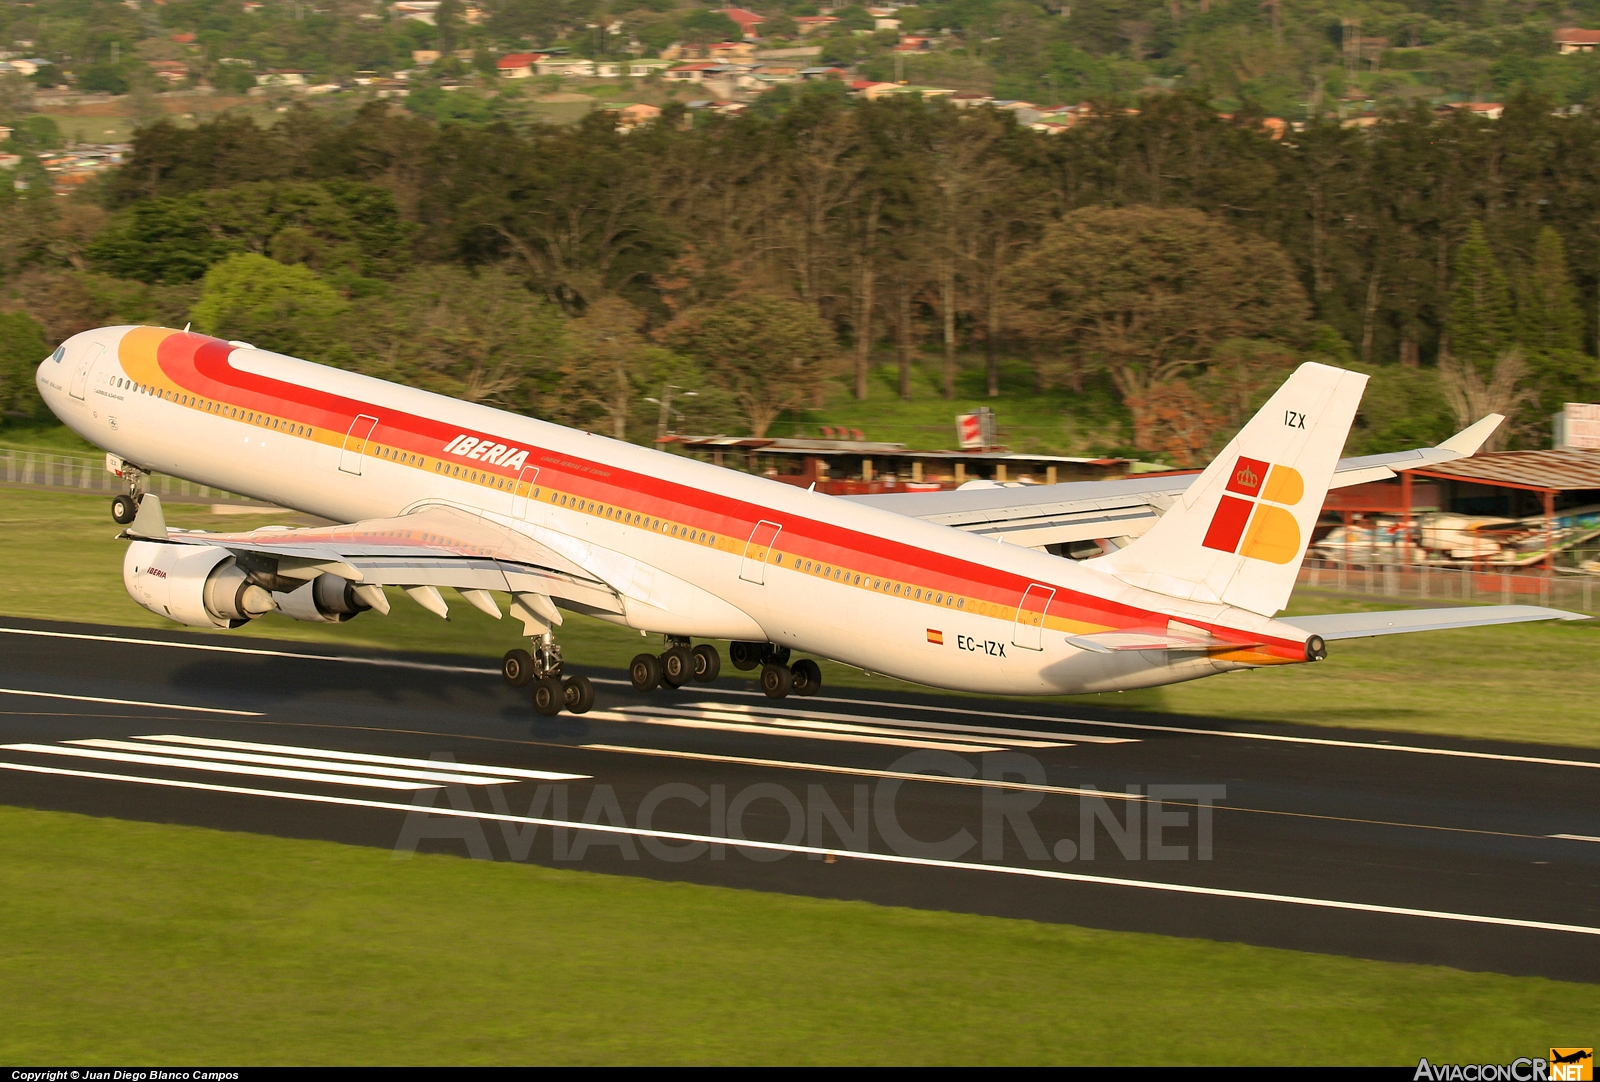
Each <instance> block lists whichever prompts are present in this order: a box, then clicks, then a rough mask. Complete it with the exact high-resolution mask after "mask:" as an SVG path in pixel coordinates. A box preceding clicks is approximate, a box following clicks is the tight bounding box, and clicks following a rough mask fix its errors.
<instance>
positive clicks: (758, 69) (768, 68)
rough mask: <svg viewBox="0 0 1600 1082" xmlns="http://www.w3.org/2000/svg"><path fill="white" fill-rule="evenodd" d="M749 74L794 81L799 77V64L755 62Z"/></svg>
mask: <svg viewBox="0 0 1600 1082" xmlns="http://www.w3.org/2000/svg"><path fill="white" fill-rule="evenodd" d="M751 74H753V75H760V76H762V77H764V78H767V79H785V80H788V81H791V82H792V81H794V80H795V79H798V78H799V77H800V65H799V64H794V63H784V62H783V61H778V62H776V63H772V64H757V65H756V66H755V67H754V68H753V69H752V70H751Z"/></svg>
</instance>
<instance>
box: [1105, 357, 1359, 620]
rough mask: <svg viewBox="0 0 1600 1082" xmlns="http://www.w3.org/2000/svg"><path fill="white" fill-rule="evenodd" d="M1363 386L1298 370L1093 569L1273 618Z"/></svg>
mask: <svg viewBox="0 0 1600 1082" xmlns="http://www.w3.org/2000/svg"><path fill="white" fill-rule="evenodd" d="M1366 384H1367V377H1366V376H1364V375H1361V374H1360V373H1357V372H1348V371H1345V370H1344V369H1342V368H1333V367H1330V366H1328V365H1324V364H1314V363H1306V364H1303V365H1301V366H1300V367H1299V368H1297V369H1296V370H1295V372H1294V374H1293V375H1291V376H1290V377H1289V379H1288V380H1287V381H1286V382H1285V383H1284V385H1283V386H1282V387H1280V388H1278V391H1277V393H1276V394H1274V395H1273V396H1272V397H1271V398H1270V399H1268V400H1267V404H1266V405H1265V406H1263V407H1261V411H1260V412H1259V413H1257V414H1256V415H1255V416H1254V417H1253V418H1251V420H1250V422H1249V423H1248V424H1246V425H1245V426H1244V428H1243V429H1242V430H1241V431H1240V432H1239V434H1238V435H1237V436H1235V437H1234V439H1233V442H1232V443H1230V444H1228V446H1227V447H1226V448H1224V449H1223V451H1222V453H1221V454H1220V455H1218V456H1217V457H1216V459H1215V460H1213V461H1212V463H1211V465H1210V466H1208V467H1207V468H1206V470H1205V472H1203V473H1202V474H1201V475H1200V476H1199V477H1197V478H1196V479H1195V480H1194V482H1193V483H1192V484H1191V485H1190V486H1189V488H1188V489H1187V490H1186V491H1185V492H1184V494H1183V496H1182V498H1181V499H1180V500H1178V502H1177V503H1175V504H1173V506H1172V508H1171V509H1170V510H1168V511H1167V512H1166V514H1164V515H1162V516H1161V519H1160V521H1158V522H1157V523H1156V524H1155V525H1154V526H1153V527H1151V528H1150V530H1149V532H1147V533H1146V534H1144V536H1142V537H1140V538H1139V539H1138V540H1136V541H1134V542H1133V543H1132V544H1131V545H1129V546H1127V547H1126V548H1123V549H1119V550H1117V551H1116V552H1114V553H1110V554H1109V555H1106V556H1102V557H1099V558H1097V559H1094V560H1091V561H1089V565H1090V566H1094V567H1097V568H1098V569H1100V570H1102V571H1107V572H1110V573H1111V574H1113V575H1115V576H1116V577H1117V578H1119V579H1121V580H1122V581H1124V582H1126V583H1128V584H1129V585H1133V586H1138V587H1141V588H1143V589H1147V590H1153V591H1156V592H1158V593H1163V594H1168V595H1171V596H1174V597H1181V598H1185V599H1188V600H1193V601H1201V602H1210V603H1222V604H1227V605H1236V606H1238V607H1240V608H1243V609H1248V610H1249V611H1251V612H1256V613H1260V614H1262V615H1264V616H1271V615H1273V614H1275V613H1276V612H1278V611H1279V610H1280V609H1282V608H1283V606H1284V605H1285V604H1286V603H1287V602H1288V600H1289V594H1290V592H1291V591H1292V590H1293V589H1294V583H1295V577H1296V575H1297V574H1298V572H1299V570H1300V562H1301V561H1302V560H1304V559H1305V554H1306V545H1307V544H1308V543H1309V542H1310V540H1311V531H1312V530H1313V528H1314V527H1315V526H1316V523H1317V516H1318V515H1319V514H1320V513H1321V511H1322V504H1323V500H1324V499H1325V498H1326V496H1327V493H1328V485H1329V482H1331V481H1332V480H1333V473H1334V469H1335V467H1336V466H1337V465H1338V462H1339V454H1340V452H1341V451H1342V450H1343V449H1344V443H1345V438H1346V437H1347V436H1348V435H1349V433H1350V424H1351V422H1352V421H1354V420H1355V415H1356V407H1357V406H1358V405H1359V404H1360V402H1361V392H1362V391H1363V390H1364V389H1365V387H1366Z"/></svg>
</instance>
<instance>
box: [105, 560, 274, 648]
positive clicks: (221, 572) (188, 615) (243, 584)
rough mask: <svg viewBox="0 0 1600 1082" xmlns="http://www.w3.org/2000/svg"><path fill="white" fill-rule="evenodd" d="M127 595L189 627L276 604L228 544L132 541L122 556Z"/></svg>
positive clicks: (221, 622)
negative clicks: (246, 570) (237, 559)
mask: <svg viewBox="0 0 1600 1082" xmlns="http://www.w3.org/2000/svg"><path fill="white" fill-rule="evenodd" d="M122 584H123V585H124V586H125V587H127V590H128V596H129V597H132V598H133V599H134V600H135V601H137V602H138V603H139V604H141V605H143V606H144V607H145V608H147V609H149V610H150V611H151V612H153V613H155V614H156V615H158V616H165V617H167V618H168V619H169V620H176V621H178V622H179V623H180V624H188V625H189V626H190V627H239V626H240V625H241V624H245V623H248V622H249V621H251V620H254V619H255V618H256V617H257V616H261V615H264V614H266V613H269V612H271V611H272V610H273V608H274V607H275V606H274V604H273V600H272V595H271V594H270V593H268V592H267V591H266V590H263V589H262V588H261V587H259V586H256V585H255V584H253V583H251V582H250V580H249V579H248V578H247V577H246V576H245V573H244V572H243V571H242V570H240V568H239V567H238V566H237V564H236V563H235V562H234V558H233V554H232V553H230V552H228V550H227V549H221V548H215V547H212V546H210V545H206V546H190V545H171V544H161V543H160V542H156V541H134V542H133V543H131V544H130V545H129V546H128V551H127V554H126V555H124V556H123V558H122Z"/></svg>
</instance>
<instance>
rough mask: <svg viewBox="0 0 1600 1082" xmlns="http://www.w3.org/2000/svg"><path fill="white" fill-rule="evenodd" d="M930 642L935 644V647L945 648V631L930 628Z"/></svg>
mask: <svg viewBox="0 0 1600 1082" xmlns="http://www.w3.org/2000/svg"><path fill="white" fill-rule="evenodd" d="M928 641H929V642H931V643H933V645H935V646H943V645H944V632H943V631H935V630H933V628H931V627H930V628H929V629H928Z"/></svg>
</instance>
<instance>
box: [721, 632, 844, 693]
mask: <svg viewBox="0 0 1600 1082" xmlns="http://www.w3.org/2000/svg"><path fill="white" fill-rule="evenodd" d="M728 659H729V660H730V661H732V662H733V665H734V668H737V669H743V670H745V671H747V672H748V671H749V670H751V669H753V668H755V667H756V666H757V665H760V666H761V690H762V691H764V692H766V693H767V697H768V698H769V699H782V698H783V697H785V696H786V695H789V694H790V693H791V692H792V693H794V694H795V695H815V694H816V693H817V692H818V691H820V690H821V689H822V669H821V668H820V667H819V666H818V665H817V663H816V662H815V661H812V660H811V659H810V658H801V659H800V660H799V661H796V662H795V663H794V664H792V665H791V664H789V648H788V647H787V646H774V645H773V644H772V643H770V642H736V643H734V644H733V645H732V646H730V647H729V648H728Z"/></svg>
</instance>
